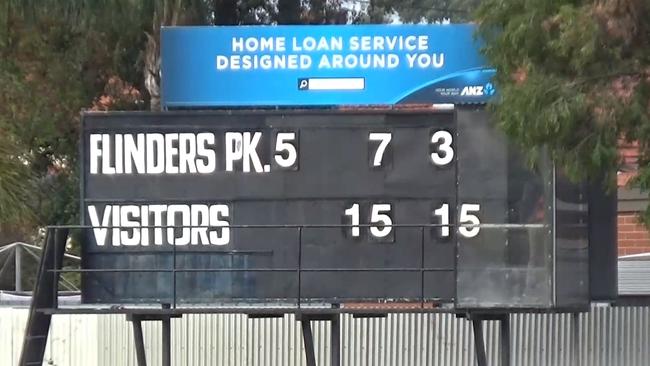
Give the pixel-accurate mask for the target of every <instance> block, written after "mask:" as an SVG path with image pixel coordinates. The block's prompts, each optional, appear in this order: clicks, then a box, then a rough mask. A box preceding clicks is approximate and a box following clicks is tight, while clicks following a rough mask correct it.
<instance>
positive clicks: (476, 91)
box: [460, 83, 495, 97]
mask: <svg viewBox="0 0 650 366" xmlns="http://www.w3.org/2000/svg"><path fill="white" fill-rule="evenodd" d="M494 92H495V90H494V85H492V83H487V84H485V85H475V86H466V87H464V88H463V90H462V91H461V92H460V95H461V96H468V97H482V96H484V95H485V96H491V95H494Z"/></svg>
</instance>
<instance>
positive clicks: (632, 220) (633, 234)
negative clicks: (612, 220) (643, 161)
mask: <svg viewBox="0 0 650 366" xmlns="http://www.w3.org/2000/svg"><path fill="white" fill-rule="evenodd" d="M620 152H621V157H622V159H623V164H622V167H621V170H620V171H619V173H618V255H619V256H624V255H631V254H640V253H650V235H649V233H648V229H647V228H646V227H645V226H644V225H643V224H642V223H640V222H639V216H638V213H639V212H641V211H643V210H645V208H646V206H647V204H648V195H647V194H643V193H642V192H640V191H639V190H638V189H632V188H627V187H626V185H627V183H628V182H629V180H630V179H631V178H632V177H633V176H634V172H635V171H636V168H637V166H638V163H637V161H638V150H637V148H636V146H634V145H624V146H622V147H621V148H620Z"/></svg>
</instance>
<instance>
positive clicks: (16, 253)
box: [14, 243, 23, 292]
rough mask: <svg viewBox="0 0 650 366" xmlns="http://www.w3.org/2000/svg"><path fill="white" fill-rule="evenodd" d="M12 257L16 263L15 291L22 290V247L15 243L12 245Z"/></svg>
mask: <svg viewBox="0 0 650 366" xmlns="http://www.w3.org/2000/svg"><path fill="white" fill-rule="evenodd" d="M14 257H15V260H16V261H15V265H16V286H15V287H14V288H15V290H16V292H20V291H22V290H23V271H22V269H23V247H22V246H21V245H20V244H18V243H16V244H15V247H14Z"/></svg>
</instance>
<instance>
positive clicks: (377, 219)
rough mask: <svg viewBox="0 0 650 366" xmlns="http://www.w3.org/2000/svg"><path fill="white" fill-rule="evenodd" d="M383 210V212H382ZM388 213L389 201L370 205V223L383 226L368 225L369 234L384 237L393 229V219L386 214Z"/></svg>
mask: <svg viewBox="0 0 650 366" xmlns="http://www.w3.org/2000/svg"><path fill="white" fill-rule="evenodd" d="M382 212H385V213H382ZM389 213H390V204H389V203H378V204H376V205H372V211H371V212H370V223H371V224H381V225H382V226H383V227H382V228H379V227H377V226H371V227H370V234H372V236H374V237H375V238H384V237H386V236H388V234H390V232H391V231H392V230H393V228H392V226H390V225H393V220H391V218H390V216H388V214H389Z"/></svg>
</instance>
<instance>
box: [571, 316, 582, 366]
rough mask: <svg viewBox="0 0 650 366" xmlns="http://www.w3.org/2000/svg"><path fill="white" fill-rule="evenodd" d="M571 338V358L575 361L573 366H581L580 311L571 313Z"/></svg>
mask: <svg viewBox="0 0 650 366" xmlns="http://www.w3.org/2000/svg"><path fill="white" fill-rule="evenodd" d="M571 328H572V329H571V338H573V339H572V342H571V343H572V344H571V359H572V362H573V366H579V365H580V351H579V350H580V348H579V347H580V338H578V336H579V334H580V314H578V313H572V314H571Z"/></svg>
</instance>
